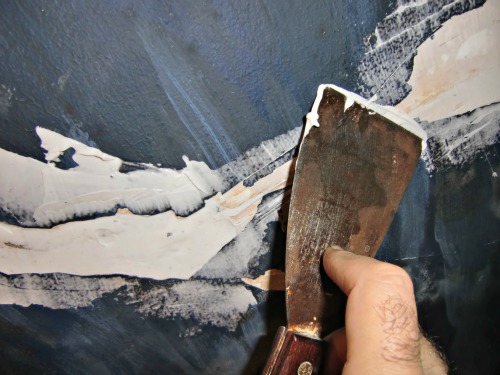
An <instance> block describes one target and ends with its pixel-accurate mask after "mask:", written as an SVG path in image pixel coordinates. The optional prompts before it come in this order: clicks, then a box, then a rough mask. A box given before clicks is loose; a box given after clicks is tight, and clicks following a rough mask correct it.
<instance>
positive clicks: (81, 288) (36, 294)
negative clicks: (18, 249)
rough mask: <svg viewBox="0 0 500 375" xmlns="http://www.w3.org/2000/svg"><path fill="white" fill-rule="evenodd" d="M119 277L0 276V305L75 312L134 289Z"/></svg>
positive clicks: (128, 282) (134, 283) (130, 282)
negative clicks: (101, 299)
mask: <svg viewBox="0 0 500 375" xmlns="http://www.w3.org/2000/svg"><path fill="white" fill-rule="evenodd" d="M136 284H137V282H135V281H127V280H126V279H124V278H122V277H108V278H106V277H86V278H83V277H74V276H71V275H64V274H58V275H50V276H48V275H35V274H33V275H15V276H12V277H6V276H3V275H0V304H2V305H7V304H9V305H10V304H13V305H20V306H30V305H41V306H45V307H50V308H53V309H67V308H77V307H85V306H90V305H92V301H94V300H95V299H97V298H101V297H102V296H103V295H104V294H106V293H110V292H113V291H115V290H116V289H119V288H121V287H123V286H126V287H127V288H129V287H132V286H134V285H136Z"/></svg>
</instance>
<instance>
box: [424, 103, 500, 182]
mask: <svg viewBox="0 0 500 375" xmlns="http://www.w3.org/2000/svg"><path fill="white" fill-rule="evenodd" d="M423 126H424V127H425V128H426V129H427V132H428V134H429V137H430V139H432V142H431V144H430V146H429V148H428V150H427V152H426V153H425V154H424V160H425V162H426V165H427V169H428V170H429V171H431V172H432V171H434V170H435V169H438V168H442V167H447V166H451V165H460V164H462V163H464V162H466V161H468V160H471V159H473V158H474V157H475V156H476V155H477V154H478V153H482V152H483V151H482V150H483V149H484V147H486V146H488V145H493V144H495V143H497V142H498V141H499V140H500V103H496V104H492V105H489V106H486V107H482V108H478V109H476V110H474V111H472V112H471V113H466V114H463V115H460V116H455V117H450V118H447V119H444V120H438V121H434V122H431V123H423ZM492 176H493V177H496V172H495V171H492Z"/></svg>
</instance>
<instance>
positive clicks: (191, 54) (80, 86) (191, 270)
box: [0, 0, 500, 374]
mask: <svg viewBox="0 0 500 375" xmlns="http://www.w3.org/2000/svg"><path fill="white" fill-rule="evenodd" d="M230 3H233V4H230ZM499 25H500V1H499V0H487V1H484V0H454V1H453V0H423V1H413V0H398V1H386V0H376V1H368V0H366V1H365V0H359V1H341V0H333V1H330V2H319V1H318V2H303V1H252V2H223V1H215V0H214V1H204V2H199V1H191V0H187V1H182V2H166V4H164V3H162V2H156V1H143V2H134V1H100V2H91V1H61V2H58V1H52V2H48V1H47V2H45V1H37V2H32V3H29V2H22V1H13V0H12V1H11V0H7V1H2V2H1V3H0V219H1V221H0V356H1V357H2V360H1V361H0V372H1V373H5V374H10V373H12V374H17V373H54V374H88V373H95V374H116V373H133V374H149V373H157V372H162V373H169V374H170V373H171V374H198V373H200V374H256V373H258V372H259V370H260V369H261V368H262V366H263V363H264V361H265V360H266V357H267V353H268V351H269V349H270V345H271V341H272V339H273V336H274V333H275V331H276V329H277V327H278V326H279V325H280V324H284V323H285V308H284V305H285V303H284V292H283V282H282V278H283V270H284V251H285V246H284V243H285V233H284V232H283V231H282V222H283V218H284V217H286V203H287V200H288V197H289V187H290V181H288V176H289V172H290V168H291V159H292V157H293V155H294V151H295V150H296V147H297V144H298V140H299V136H300V132H301V126H302V123H303V117H304V115H305V114H306V113H307V112H308V111H309V109H310V107H311V105H312V103H313V100H314V96H315V94H316V89H317V87H318V85H319V84H321V83H334V84H336V85H339V86H342V87H344V88H346V89H348V90H351V91H354V92H357V93H359V94H361V95H363V96H365V97H370V96H372V95H377V97H378V99H377V100H378V101H379V102H380V103H382V104H390V105H395V106H397V107H399V108H400V109H403V110H405V111H406V112H408V113H409V114H410V115H411V116H413V117H414V118H417V119H418V122H419V124H420V125H421V127H422V128H423V129H424V130H425V131H426V132H427V134H428V137H429V139H428V142H427V150H426V151H425V152H424V153H423V155H422V160H421V162H420V164H419V166H418V168H417V171H416V173H415V176H414V178H413V180H412V182H411V184H410V186H409V188H408V190H407V192H406V195H405V197H404V199H403V201H402V203H401V207H400V209H399V211H398V213H397V214H396V218H395V220H394V223H393V225H392V226H391V228H390V230H389V232H388V234H387V236H386V238H385V240H384V243H383V245H382V247H381V249H380V251H379V253H378V255H377V256H378V258H380V259H383V260H386V261H389V262H393V263H396V264H399V265H401V266H403V267H405V269H407V270H408V272H409V273H410V274H411V276H412V278H413V280H414V284H415V292H416V296H417V302H418V308H419V318H420V323H421V325H422V327H423V328H424V329H425V330H426V331H427V332H428V333H429V334H430V336H431V337H432V338H433V339H434V340H435V342H436V343H437V344H438V345H439V346H440V347H442V349H443V350H444V352H445V354H446V355H447V357H448V359H449V362H450V368H451V369H452V373H457V374H476V373H482V374H496V373H498V372H499V371H500V360H499V359H498V356H497V353H498V351H499V350H500V343H499V339H498V338H499V337H500V331H499V327H498V324H497V323H496V321H497V313H498V311H499V310H500V305H499V303H500V302H499V300H498V298H497V295H498V291H499V290H500V285H499V281H498V280H500V274H499V273H500V246H499V244H500V238H499V231H498V228H500V187H499V182H498V181H499V180H498V177H497V173H498V172H499V166H500V156H499V152H500V149H499V147H500V144H499V137H500V136H499V134H500V70H499V69H500V55H499V53H500V50H499V49H498V48H497V46H498V45H499V43H500V26H499ZM270 275H271V276H270ZM269 279H271V280H272V282H271V283H269Z"/></svg>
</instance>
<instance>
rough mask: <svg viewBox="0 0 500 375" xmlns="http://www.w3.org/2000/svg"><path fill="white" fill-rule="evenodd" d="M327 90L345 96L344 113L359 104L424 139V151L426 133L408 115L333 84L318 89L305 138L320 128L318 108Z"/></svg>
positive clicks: (308, 116)
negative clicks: (313, 129) (312, 129)
mask: <svg viewBox="0 0 500 375" xmlns="http://www.w3.org/2000/svg"><path fill="white" fill-rule="evenodd" d="M327 88H331V89H333V90H335V91H337V92H339V93H341V94H342V95H344V96H345V98H346V101H345V105H344V112H345V111H347V110H349V108H350V107H351V106H352V105H353V104H354V103H358V104H359V105H361V106H362V107H364V108H366V109H368V110H369V111H371V112H374V113H378V114H379V115H381V116H383V117H385V118H387V119H389V120H390V121H392V122H393V123H395V124H397V125H399V126H401V127H402V128H404V129H406V130H407V131H409V132H410V133H412V134H414V135H416V136H417V137H419V138H420V139H422V149H424V148H425V146H426V141H427V134H426V132H425V131H424V130H423V129H422V128H421V127H420V125H418V124H417V123H416V121H415V120H413V119H412V118H411V117H410V116H408V115H407V114H406V113H404V112H402V111H400V110H398V109H397V108H394V107H390V106H381V105H378V104H376V103H374V102H373V101H372V100H367V99H364V98H362V97H361V96H359V95H357V94H355V93H353V92H350V91H347V90H345V89H343V88H341V87H338V86H336V85H333V84H323V85H320V86H319V87H318V92H317V94H316V99H315V100H314V104H313V107H312V110H311V112H309V113H308V114H307V116H306V127H305V131H304V137H306V136H307V135H308V134H309V131H310V130H311V128H312V127H313V126H315V127H318V126H320V124H319V122H318V108H319V105H320V103H321V100H322V99H323V92H324V91H325V89H327Z"/></svg>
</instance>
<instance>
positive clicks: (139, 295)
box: [127, 280, 257, 331]
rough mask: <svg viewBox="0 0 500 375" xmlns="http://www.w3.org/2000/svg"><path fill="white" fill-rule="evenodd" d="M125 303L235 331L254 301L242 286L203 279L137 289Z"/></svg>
mask: <svg viewBox="0 0 500 375" xmlns="http://www.w3.org/2000/svg"><path fill="white" fill-rule="evenodd" d="M127 300H128V303H131V304H134V306H135V308H136V310H137V311H138V312H139V313H141V314H144V315H146V316H151V315H152V316H157V317H159V318H168V317H180V318H183V319H190V318H194V319H196V320H197V321H198V322H199V323H200V324H201V325H207V324H211V325H214V326H216V327H226V328H227V329H229V330H230V331H234V330H235V329H236V327H237V326H238V322H239V321H240V320H241V317H242V314H244V313H245V312H246V311H247V310H248V308H249V307H250V306H252V305H255V304H256V303H257V301H256V300H255V297H254V296H253V294H252V292H250V291H249V290H248V289H247V288H245V287H244V286H243V285H230V284H217V283H213V282H207V281H202V280H193V281H186V282H182V283H178V284H175V285H173V286H171V287H163V286H159V287H153V288H152V289H150V290H140V289H136V290H134V291H132V293H128V295H127Z"/></svg>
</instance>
